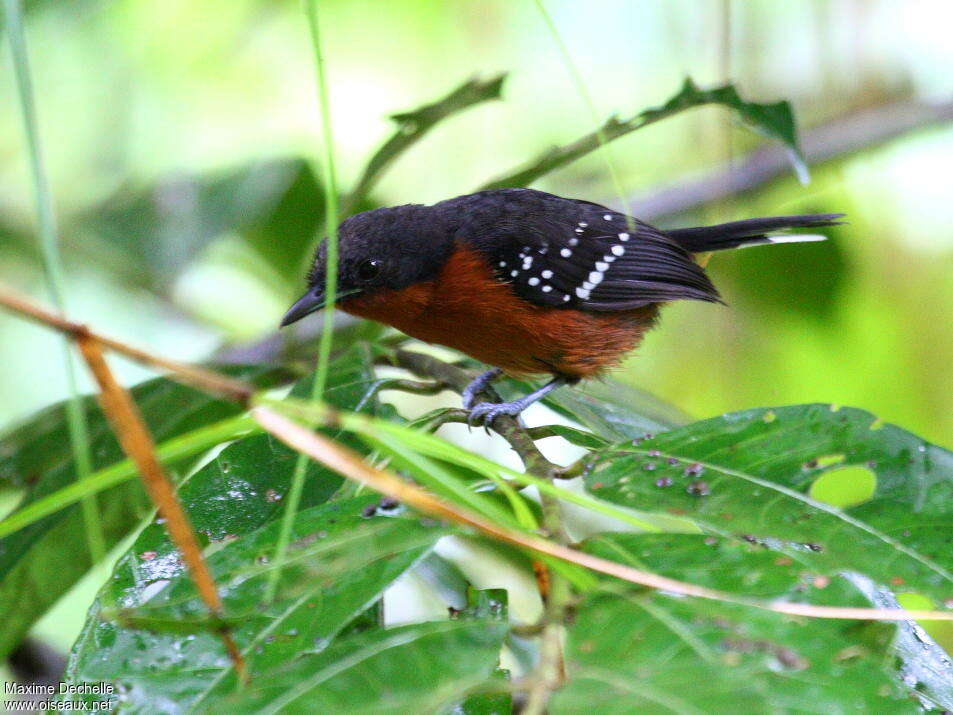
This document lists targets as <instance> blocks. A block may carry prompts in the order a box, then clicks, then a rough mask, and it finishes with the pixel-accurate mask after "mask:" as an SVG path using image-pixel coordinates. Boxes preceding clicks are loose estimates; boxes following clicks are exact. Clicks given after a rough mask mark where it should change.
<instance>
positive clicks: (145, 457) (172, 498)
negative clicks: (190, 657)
mask: <svg viewBox="0 0 953 715" xmlns="http://www.w3.org/2000/svg"><path fill="white" fill-rule="evenodd" d="M72 334H73V335H74V337H75V338H76V342H77V344H78V346H79V349H80V352H81V353H82V355H83V358H84V359H85V361H86V364H87V365H88V366H89V369H90V372H92V374H93V377H95V378H96V382H97V383H98V385H99V389H100V393H99V401H100V403H101V405H102V408H103V412H104V413H105V414H106V417H107V419H108V420H109V422H110V424H111V425H112V428H113V431H114V432H115V433H116V437H117V439H118V440H119V443H120V445H122V449H123V451H124V452H125V453H126V455H127V456H128V457H129V459H131V460H132V461H133V462H134V463H135V465H136V467H137V468H138V470H139V474H140V476H141V477H142V482H143V485H144V486H145V488H146V491H147V492H148V493H149V497H150V498H151V499H152V501H153V503H154V504H155V505H156V507H157V508H158V510H159V514H160V516H161V517H162V518H163V519H165V526H166V529H167V530H168V532H169V536H170V537H171V538H172V542H173V543H174V544H175V546H176V548H177V549H178V550H179V553H180V554H181V555H182V559H183V561H185V564H186V566H187V567H188V569H189V573H190V574H191V576H192V581H193V582H194V583H195V586H196V588H197V589H198V592H199V596H200V597H201V599H202V601H203V602H204V603H205V605H206V606H207V607H208V609H209V611H211V613H212V615H213V616H214V617H216V618H221V616H222V600H221V598H220V597H219V595H218V589H217V588H216V586H215V580H214V579H213V578H212V574H211V572H210V571H209V568H208V565H207V564H206V563H205V559H204V558H203V557H202V551H201V549H200V547H199V544H198V540H197V539H196V538H195V532H194V531H193V530H192V527H191V525H190V524H189V519H188V516H187V515H186V513H185V511H184V510H183V509H182V505H181V504H180V503H179V500H178V498H177V497H176V495H175V488H174V487H173V485H172V482H171V481H170V480H169V478H168V477H167V476H166V474H165V472H164V471H163V469H162V465H160V464H159V460H158V459H156V455H155V444H154V443H153V441H152V436H151V435H150V434H149V430H148V428H147V427H146V425H145V423H144V422H143V421H142V416H141V415H140V414H139V410H138V409H137V408H136V403H135V402H134V401H133V399H132V397H131V396H130V395H129V393H128V392H127V391H126V390H125V389H123V388H122V386H121V385H120V384H119V383H118V382H117V381H116V378H115V377H114V376H113V374H112V371H111V370H110V369H109V365H107V364H106V360H105V358H104V357H103V352H102V347H101V346H100V344H99V342H98V340H97V338H96V337H94V336H93V335H91V334H90V333H88V332H83V331H79V332H73V333H72ZM219 634H220V636H221V638H222V642H223V643H224V644H225V648H226V650H227V651H228V654H229V657H230V658H231V659H232V662H233V663H234V664H235V670H236V672H237V673H238V674H239V677H240V678H242V679H244V678H245V664H244V660H243V658H242V654H241V652H240V651H239V650H238V647H237V646H236V645H235V641H234V640H233V639H232V636H231V632H230V631H229V630H228V628H227V627H226V626H225V625H222V626H221V627H220V629H219Z"/></svg>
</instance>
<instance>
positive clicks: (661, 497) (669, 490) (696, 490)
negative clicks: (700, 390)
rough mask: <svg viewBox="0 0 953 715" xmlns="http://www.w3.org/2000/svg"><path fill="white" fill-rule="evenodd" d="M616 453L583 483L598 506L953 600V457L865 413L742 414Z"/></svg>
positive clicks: (824, 408)
mask: <svg viewBox="0 0 953 715" xmlns="http://www.w3.org/2000/svg"><path fill="white" fill-rule="evenodd" d="M620 449H621V450H622V451H621V452H616V453H614V454H613V453H611V452H610V451H609V450H607V452H606V457H605V459H604V461H602V462H601V463H599V464H598V465H597V466H595V467H594V468H593V469H592V470H590V472H589V473H588V474H587V476H586V485H587V487H588V488H589V489H590V490H591V491H592V492H593V493H594V494H595V495H597V496H599V497H600V498H602V499H607V500H609V501H612V502H615V503H618V504H623V505H626V506H630V507H632V508H635V509H640V510H644V511H665V512H668V513H673V514H676V515H678V516H681V517H683V518H687V519H691V520H693V521H695V522H696V523H697V524H698V525H699V526H701V527H702V528H703V529H705V530H706V531H709V532H713V533H717V534H724V535H733V536H736V537H740V538H744V539H746V540H749V541H752V542H755V543H760V544H762V545H764V546H766V547H768V548H772V549H777V550H780V551H783V552H785V553H787V554H788V555H789V556H791V557H796V558H797V559H798V560H800V561H803V563H805V564H809V565H810V566H811V568H814V569H817V570H820V571H822V572H823V573H824V574H826V575H828V576H831V575H835V574H837V573H840V572H843V571H856V572H858V573H861V574H864V575H866V576H868V577H869V578H871V579H873V580H874V581H875V582H876V583H878V584H881V585H884V586H890V587H891V588H893V590H895V591H913V592H919V593H922V594H924V595H926V596H929V597H931V598H933V599H935V602H936V603H942V602H943V601H944V600H945V599H948V598H950V594H951V593H953V575H951V573H950V569H951V567H953V518H951V515H953V454H951V453H950V452H948V451H946V450H944V449H942V448H940V447H937V446H935V445H932V444H929V443H927V442H925V441H924V440H922V439H920V438H919V437H917V436H915V435H913V434H911V433H909V432H906V431H905V430H902V429H900V428H899V427H894V426H893V425H887V424H883V423H881V422H880V421H879V420H877V419H876V418H875V417H874V416H873V415H871V414H870V413H869V412H864V411H863V410H857V409H852V408H841V409H837V408H833V407H832V406H830V405H797V406H791V407H778V408H774V409H773V410H764V409H756V410H747V411H744V412H738V413H734V414H730V415H725V416H724V417H718V418H714V419H709V420H703V421H701V422H696V423H694V424H691V425H688V426H686V427H682V428H680V429H676V430H672V431H670V432H666V433H662V434H660V435H658V436H656V437H655V438H654V439H651V440H645V441H641V440H640V441H639V444H638V445H637V446H626V445H623V446H621V447H620ZM822 476H823V481H818V480H819V479H820V478H821V477H822ZM815 482H817V483H816V484H815ZM821 499H823V500H824V502H827V503H824V502H822V501H820V500H821ZM832 503H834V504H841V505H843V509H841V508H838V507H836V506H831V505H830V504H832ZM739 586H741V584H739ZM743 591H744V589H743V588H739V589H738V592H739V593H740V592H743Z"/></svg>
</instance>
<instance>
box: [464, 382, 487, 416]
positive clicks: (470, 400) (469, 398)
mask: <svg viewBox="0 0 953 715" xmlns="http://www.w3.org/2000/svg"><path fill="white" fill-rule="evenodd" d="M472 387H473V385H472V384H471V385H467V387H466V389H465V390H464V391H463V393H462V394H461V395H460V397H462V398H463V409H465V410H470V409H473V404H474V403H475V402H476V398H477V394H479V392H480V390H482V389H483V388H482V386H481V387H480V390H472V389H470V388H472ZM484 404H485V403H484Z"/></svg>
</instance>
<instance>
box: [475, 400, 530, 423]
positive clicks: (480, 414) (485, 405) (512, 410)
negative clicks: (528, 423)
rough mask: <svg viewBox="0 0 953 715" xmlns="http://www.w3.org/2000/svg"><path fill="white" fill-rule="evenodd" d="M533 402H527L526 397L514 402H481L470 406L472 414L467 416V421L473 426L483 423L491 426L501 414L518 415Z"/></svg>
mask: <svg viewBox="0 0 953 715" xmlns="http://www.w3.org/2000/svg"><path fill="white" fill-rule="evenodd" d="M531 404H532V401H529V402H527V400H526V398H523V399H520V400H513V401H512V402H481V403H479V404H477V405H473V406H472V407H470V408H469V409H470V415H469V417H467V422H468V423H469V424H470V426H471V427H474V426H476V425H481V424H482V425H483V426H484V427H489V426H490V425H492V424H493V422H494V421H495V420H496V418H497V417H499V416H500V415H509V416H510V417H516V416H517V415H518V414H519V413H520V412H522V411H523V410H525V409H526V408H527V407H529V405H531Z"/></svg>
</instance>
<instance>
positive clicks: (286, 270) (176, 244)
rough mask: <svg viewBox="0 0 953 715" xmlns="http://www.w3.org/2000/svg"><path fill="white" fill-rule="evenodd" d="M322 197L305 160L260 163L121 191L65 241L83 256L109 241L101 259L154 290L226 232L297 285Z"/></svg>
mask: <svg viewBox="0 0 953 715" xmlns="http://www.w3.org/2000/svg"><path fill="white" fill-rule="evenodd" d="M322 196H323V189H322V187H321V185H320V184H319V182H318V180H317V178H316V177H315V175H314V172H313V171H312V170H311V167H310V165H309V163H308V162H307V161H305V160H304V159H298V158H287V159H269V160H261V161H256V162H253V163H251V164H247V165H242V166H238V167H235V168H233V169H230V170H228V171H225V172H219V173H215V174H208V175H196V176H192V175H182V176H170V177H165V178H164V179H162V180H160V181H159V182H157V183H156V184H154V185H152V186H147V187H131V186H124V187H121V188H120V189H119V190H118V191H117V192H116V193H115V194H114V195H113V196H112V197H110V198H108V199H106V200H105V201H104V202H103V203H102V204H100V205H98V206H95V207H93V208H92V209H90V210H89V211H87V212H86V213H84V214H83V215H81V216H79V217H77V218H76V219H75V220H74V222H72V223H71V224H69V225H68V226H67V235H68V238H72V240H73V242H74V243H76V244H77V249H78V250H89V249H88V245H89V240H88V239H89V237H95V238H96V239H99V240H100V241H102V242H104V243H106V244H107V248H108V250H107V251H105V252H104V251H102V250H100V251H98V252H97V253H96V259H97V261H99V262H100V263H102V262H104V260H105V263H106V265H107V266H108V267H109V268H110V269H111V270H112V271H113V272H114V273H115V274H116V275H119V276H125V277H126V278H127V279H128V280H130V281H137V282H139V283H141V282H142V280H143V277H146V278H147V280H149V282H150V286H149V287H151V288H152V289H153V290H157V291H163V290H165V289H166V288H167V287H168V285H169V284H170V282H171V281H172V280H173V279H174V278H175V277H176V276H177V275H178V274H179V273H180V272H181V271H182V269H183V268H185V266H187V265H188V264H189V263H190V262H191V261H192V260H194V259H195V257H196V256H197V255H199V254H200V253H201V252H202V251H203V250H204V249H205V248H206V247H207V246H208V245H209V244H210V243H212V242H213V241H214V240H215V239H217V238H220V237H222V236H225V235H228V234H232V235H236V236H238V237H240V238H241V239H242V240H243V241H245V242H246V243H247V244H248V245H249V246H250V247H251V248H252V249H253V250H254V251H255V252H256V253H257V254H258V255H259V256H260V257H261V258H262V259H264V261H265V262H266V263H267V264H268V265H270V266H271V267H272V268H273V269H274V270H275V271H276V272H277V273H278V274H279V275H281V276H284V277H286V278H288V279H289V280H298V279H299V278H300V272H301V266H302V264H303V261H304V259H305V258H306V256H307V255H308V253H310V251H311V250H312V249H313V246H314V236H315V234H316V233H317V231H319V230H320V229H321V227H323V225H324V209H323V200H322ZM358 208H359V209H360V210H364V209H367V208H371V207H370V206H369V205H364V204H363V203H362V204H361V205H360V206H359V207H358ZM77 237H78V238H79V239H81V240H77Z"/></svg>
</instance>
